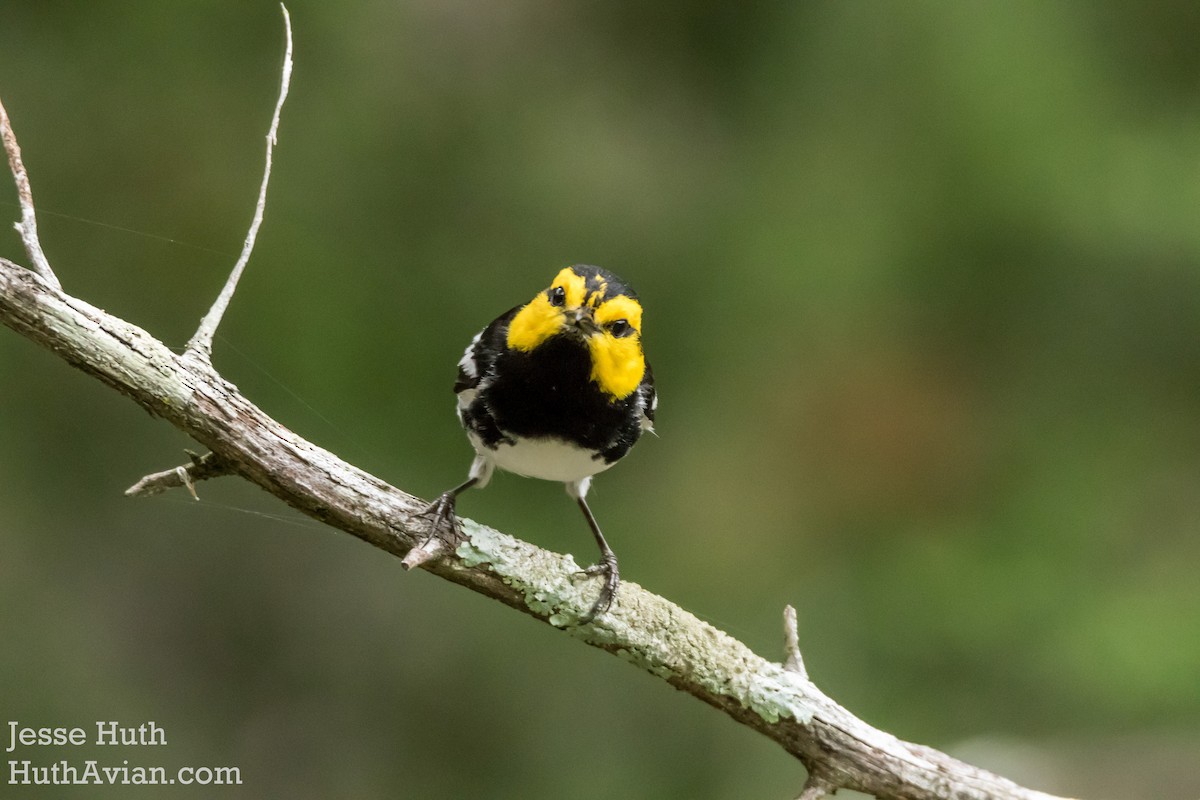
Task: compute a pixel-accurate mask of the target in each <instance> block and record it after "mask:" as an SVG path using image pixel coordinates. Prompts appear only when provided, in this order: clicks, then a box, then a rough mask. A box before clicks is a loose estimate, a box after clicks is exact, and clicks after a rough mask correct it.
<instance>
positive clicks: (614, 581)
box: [576, 496, 621, 625]
mask: <svg viewBox="0 0 1200 800" xmlns="http://www.w3.org/2000/svg"><path fill="white" fill-rule="evenodd" d="M576 501H577V502H578V503H579V508H580V510H582V511H583V516H584V518H585V519H586V520H587V523H588V527H590V528H591V529H592V535H593V536H595V537H596V544H598V545H599V546H600V560H599V561H598V562H596V563H595V564H593V565H592V566H590V567H588V568H587V569H585V570H584V571H583V572H582V573H580V574H582V575H604V588H603V589H601V590H600V596H599V597H597V598H596V602H595V603H593V604H592V608H591V610H590V611H588V612H587V613H586V614H584V615H583V616H582V617H580V618H579V624H581V625H586V624H588V623H589V622H591V621H592V620H593V619H595V618H596V616H597V615H598V614H603V613H604V612H605V611H608V608H609V606H611V605H612V602H613V599H614V598H615V597H616V596H617V586H618V585H619V584H620V582H621V574H620V572H618V571H617V554H616V553H614V552H613V551H612V548H611V547H609V546H608V542H606V541H604V534H603V533H601V532H600V526H599V525H598V524H596V517H595V516H593V515H592V510H591V509H590V508H588V504H587V500H584V499H583V497H582V496H580V497H578V498H576Z"/></svg>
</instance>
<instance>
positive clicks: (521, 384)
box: [425, 264, 658, 623]
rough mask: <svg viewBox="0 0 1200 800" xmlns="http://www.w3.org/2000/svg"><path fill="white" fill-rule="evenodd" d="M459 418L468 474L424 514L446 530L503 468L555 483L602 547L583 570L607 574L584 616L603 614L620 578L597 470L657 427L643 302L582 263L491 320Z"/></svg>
mask: <svg viewBox="0 0 1200 800" xmlns="http://www.w3.org/2000/svg"><path fill="white" fill-rule="evenodd" d="M454 392H455V394H456V395H457V396H458V418H459V420H460V421H461V422H462V425H463V427H464V428H465V429H466V431H467V437H468V438H469V439H470V440H471V445H472V446H473V447H474V448H475V453H476V455H475V461H474V462H473V463H472V464H471V469H470V472H469V475H468V478H467V480H466V481H465V482H464V483H462V484H460V485H459V486H456V487H454V488H453V489H450V490H449V491H447V492H443V493H442V494H441V495H440V496H439V497H438V499H437V500H435V501H434V502H433V503H432V504H430V506H429V508H428V509H426V512H425V513H426V515H427V516H429V517H430V518H431V522H432V530H433V531H435V532H437V531H439V530H446V529H447V528H448V529H449V531H451V532H453V531H454V530H455V527H456V525H457V522H456V519H455V516H454V508H455V501H456V500H457V498H458V495H460V494H461V493H462V492H464V491H466V490H467V489H470V488H471V487H478V488H481V489H482V488H483V487H484V486H486V485H487V484H488V481H489V480H490V479H491V477H492V471H493V470H494V469H495V468H496V467H499V468H500V469H503V470H506V471H508V472H513V473H516V474H518V475H525V476H528V477H531V478H541V479H543V480H548V481H562V482H563V483H564V484H565V485H566V490H567V494H568V495H569V496H571V497H572V498H574V499H575V501H576V502H577V503H578V504H579V508H580V509H581V510H582V511H583V516H584V518H585V519H586V520H587V523H588V527H590V528H591V530H592V534H593V535H594V536H595V537H596V544H598V545H599V546H600V561H599V562H597V563H596V564H595V565H593V566H591V567H588V568H587V569H586V570H585V571H584V574H587V575H603V576H604V578H605V580H604V587H603V589H602V590H601V591H600V596H599V597H598V598H597V599H596V601H595V603H594V604H593V605H592V607H591V610H590V611H589V612H588V613H587V614H586V615H585V616H584V617H583V618H582V620H581V621H582V622H584V623H587V622H590V621H591V620H592V619H593V618H595V616H596V615H597V614H601V613H603V612H605V611H607V610H608V608H609V606H610V605H611V604H612V601H613V598H614V596H615V595H616V591H617V585H618V583H619V581H620V577H619V573H618V571H617V557H616V554H614V553H613V551H612V548H610V547H609V546H608V543H607V542H606V541H605V540H604V535H603V534H602V533H601V532H600V526H599V525H597V524H596V518H595V517H594V516H593V515H592V512H591V509H589V508H588V504H587V500H586V499H585V498H586V496H587V492H588V487H589V486H590V485H591V482H592V476H593V475H595V474H596V473H598V472H603V471H604V470H606V469H608V468H609V467H611V466H612V465H613V464H615V463H617V461H619V460H620V459H621V458H622V457H623V456H624V455H625V454H626V453H628V452H629V449H630V448H631V447H633V445H634V443H635V442H637V440H638V438H639V437H640V436H641V435H642V433H643V432H645V431H650V430H653V422H654V411H655V408H656V406H657V405H658V399H657V397H656V395H655V393H654V378H653V376H652V375H651V372H650V365H649V364H648V363H647V362H646V357H645V354H644V353H643V351H642V306H641V303H640V302H639V301H638V297H637V295H636V294H635V293H634V291H633V289H631V288H630V287H629V285H628V284H626V283H624V282H623V281H622V280H621V279H620V278H618V277H617V276H616V275H613V274H612V273H611V272H608V271H606V270H603V269H600V268H599V267H592V266H587V265H583V264H576V265H574V266H570V267H566V268H564V269H563V270H562V271H560V272H559V273H558V275H556V276H555V277H554V281H553V282H552V283H551V284H550V288H548V289H546V290H544V291H542V292H539V293H538V294H537V296H536V297H534V298H533V299H532V300H530V301H529V302H528V303H526V304H525V305H522V306H517V307H516V308H513V309H512V310H510V311H508V312H507V313H504V314H502V315H500V316H499V317H497V318H496V319H495V320H493V321H492V323H491V324H490V325H488V326H487V327H486V328H484V329H483V330H482V331H480V332H479V333H478V334H477V335H476V336H475V338H474V339H472V340H471V343H470V344H469V345H467V350H466V352H465V353H463V357H462V360H461V361H459V363H458V380H457V381H456V382H455V384H454Z"/></svg>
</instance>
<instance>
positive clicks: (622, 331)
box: [608, 319, 633, 336]
mask: <svg viewBox="0 0 1200 800" xmlns="http://www.w3.org/2000/svg"><path fill="white" fill-rule="evenodd" d="M608 330H609V331H610V332H611V333H612V335H613V336H628V335H629V332H630V331H632V330H633V328H631V327H630V326H629V320H626V319H618V320H614V321H613V322H610V323H609V325H608Z"/></svg>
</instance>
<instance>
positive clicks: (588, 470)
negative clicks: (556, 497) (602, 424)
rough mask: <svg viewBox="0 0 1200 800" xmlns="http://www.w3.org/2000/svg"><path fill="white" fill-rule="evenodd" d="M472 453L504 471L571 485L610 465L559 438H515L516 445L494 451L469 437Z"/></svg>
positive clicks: (474, 437) (477, 438) (508, 445)
mask: <svg viewBox="0 0 1200 800" xmlns="http://www.w3.org/2000/svg"><path fill="white" fill-rule="evenodd" d="M470 438H471V444H472V445H474V446H475V451H476V452H477V453H479V454H480V455H481V456H483V457H484V458H487V459H490V460H491V461H492V462H494V463H495V465H496V466H497V467H499V468H500V469H502V470H505V471H506V472H513V473H516V474H517V475H524V476H526V477H528V478H541V479H542V480H544V481H562V482H563V483H572V482H575V481H581V480H583V479H584V478H587V477H589V476H591V475H595V474H596V473H597V472H603V471H604V470H606V469H608V468H609V467H611V466H612V464H607V463H605V461H604V459H603V458H594V457H593V454H592V452H591V451H590V450H585V449H583V448H582V447H579V446H578V445H574V444H571V443H570V442H564V441H563V440H562V439H554V438H540V439H518V440H517V443H516V444H515V445H513V444H501V445H500V446H499V447H497V448H496V449H495V450H493V449H491V448H489V447H485V446H484V445H483V442H482V441H480V439H479V437H477V436H475V435H474V434H470Z"/></svg>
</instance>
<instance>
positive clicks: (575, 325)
mask: <svg viewBox="0 0 1200 800" xmlns="http://www.w3.org/2000/svg"><path fill="white" fill-rule="evenodd" d="M567 327H568V328H569V329H571V330H573V331H576V332H578V333H579V334H581V335H582V336H585V337H586V336H591V335H592V334H595V333H599V332H600V326H599V325H597V324H596V320H595V318H594V317H593V316H592V310H591V309H590V308H588V307H586V306H584V307H583V308H576V309H574V310H572V311H568V312H567Z"/></svg>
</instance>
